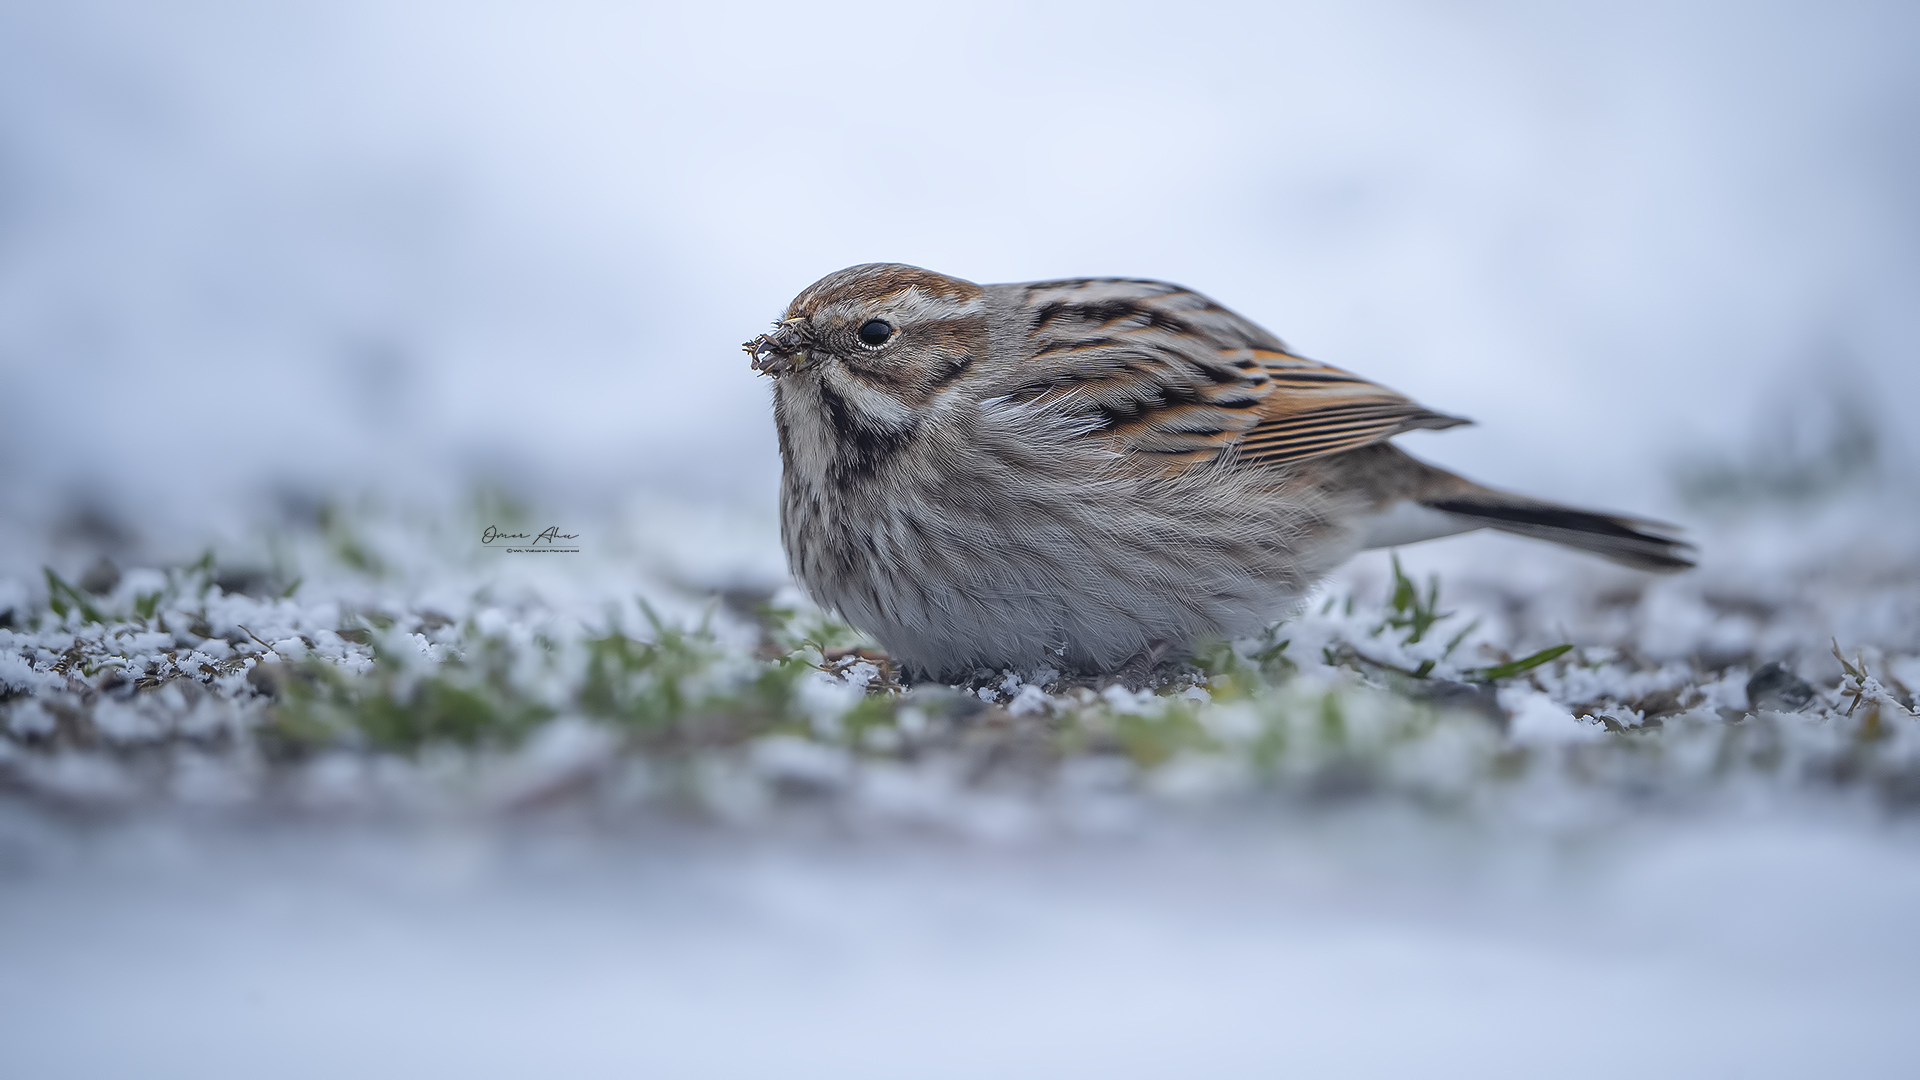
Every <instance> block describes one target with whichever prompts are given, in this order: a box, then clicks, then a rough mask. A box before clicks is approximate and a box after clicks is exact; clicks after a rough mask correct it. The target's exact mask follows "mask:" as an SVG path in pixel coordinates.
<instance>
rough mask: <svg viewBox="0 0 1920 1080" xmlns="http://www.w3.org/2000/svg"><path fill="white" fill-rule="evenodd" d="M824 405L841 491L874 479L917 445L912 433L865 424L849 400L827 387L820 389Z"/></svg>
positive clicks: (835, 479)
mask: <svg viewBox="0 0 1920 1080" xmlns="http://www.w3.org/2000/svg"><path fill="white" fill-rule="evenodd" d="M820 405H821V408H823V409H825V410H826V414H827V424H828V425H829V426H830V427H832V428H833V434H834V439H835V445H834V455H833V465H832V466H831V476H832V479H833V482H834V484H835V486H837V487H840V488H846V487H847V486H849V485H851V484H853V483H854V482H855V481H857V480H861V479H864V478H865V477H869V476H872V475H873V473H874V470H876V469H878V468H879V467H880V466H881V465H882V464H884V463H885V462H886V461H887V460H888V459H889V458H891V457H893V456H894V455H895V454H898V453H899V452H900V451H901V450H904V449H906V446H907V444H908V443H910V442H912V441H913V431H912V430H911V429H909V430H906V431H891V430H887V429H884V428H874V427H871V426H869V425H867V424H865V423H863V422H861V418H860V417H859V416H858V415H857V414H856V413H855V411H854V409H853V407H852V406H851V405H849V404H848V403H847V399H846V398H844V397H841V396H840V392H839V391H838V390H835V389H834V388H833V387H831V386H828V385H826V384H825V383H822V384H821V386H820Z"/></svg>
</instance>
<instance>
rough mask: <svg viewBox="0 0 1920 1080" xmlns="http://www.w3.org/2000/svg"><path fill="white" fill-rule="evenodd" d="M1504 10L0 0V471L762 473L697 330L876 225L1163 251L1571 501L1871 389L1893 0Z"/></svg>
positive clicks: (1906, 118)
mask: <svg viewBox="0 0 1920 1080" xmlns="http://www.w3.org/2000/svg"><path fill="white" fill-rule="evenodd" d="M1550 8H1551V10H1549V7H1548V6H1543V5H1532V4H1503V3H1476V2H1457V3H1435V4H1426V5H1420V4H1405V3H1393V2H1368V3H1356V4H1343V5H1337V6H1329V5H1324V4H1211V5H1210V4H1184V5H1179V6H1177V7H1168V6H1166V5H1161V4H1151V5H1149V4H1138V5H1128V4H1117V3H1098V4H1077V5H1070V4H1053V5H1034V4H1027V3H1018V4H1013V3H1006V4H975V5H963V6H960V7H954V6H951V5H948V6H942V7H926V8H919V7H914V6H909V5H900V4H870V5H859V4H850V5H848V4H835V5H825V4H811V5H781V4H707V5H665V4H660V5H651V6H648V5H622V4H612V3H587V2H558V0H556V2H550V3H545V4H538V5H518V6H514V5H476V4H456V3H436V2H432V0H410V2H405V3H402V2H381V3H345V2H330V3H324V4H321V3H288V4H276V5H271V6H270V7H269V6H262V5H252V4H240V3H218V2H206V3H169V4H132V3H129V4H109V3H93V2H82V0H73V2H65V3H61V4H34V3H9V4H6V5H4V7H0V477H3V478H4V479H0V484H4V492H3V493H0V512H5V513H7V514H9V515H30V516H35V517H38V516H40V515H41V514H43V513H45V514H51V513H55V512H59V509H58V508H60V507H63V506H66V505H68V504H71V503H73V502H75V501H76V500H79V501H85V502H89V503H93V504H97V505H104V506H110V507H113V508H116V509H115V513H116V514H117V515H118V516H120V517H122V518H124V519H126V520H129V521H132V522H136V523H138V522H142V521H147V520H152V521H159V520H161V519H164V518H183V519H190V518H191V517H192V516H193V515H194V514H197V513H200V512H202V511H203V510H205V509H207V508H209V507H214V506H235V505H241V506H245V505H250V504H251V503H252V501H255V500H258V499H259V498H260V497H261V496H262V495H264V494H268V493H271V492H274V491H282V492H284V491H288V490H293V491H303V492H308V493H315V492H329V491H334V492H338V491H346V492H352V491H358V490H364V489H377V490H386V491H389V492H395V493H398V494H400V495H401V496H404V497H415V496H418V497H423V498H432V497H435V496H436V494H437V493H444V492H447V491H450V490H453V489H455V488H464V486H466V485H470V484H471V483H473V482H474V481H475V480H478V479H492V480H495V481H498V482H502V483H505V484H507V485H509V486H510V487H515V488H518V489H521V490H523V491H526V492H528V493H530V494H533V495H535V496H536V497H538V498H544V499H551V500H565V501H569V502H576V503H577V502H580V501H583V500H584V501H586V502H589V503H591V502H594V501H598V500H605V499H611V498H615V497H619V496H620V495H621V493H628V492H631V491H633V490H635V489H636V488H650V489H657V488H661V487H666V488H672V487H680V488H682V489H683V490H685V491H689V492H695V493H697V494H698V495H699V497H702V498H715V499H723V500H735V501H739V502H742V503H751V504H764V503H767V502H770V500H771V498H772V491H773V487H774V484H775V482H776V477H777V472H778V462H777V460H776V456H775V452H774V447H773V440H772V437H771V432H770V426H771V425H770V424H769V423H768V422H767V416H766V411H767V410H766V400H767V391H766V387H765V385H764V384H761V383H757V382H756V381H755V379H754V378H753V377H752V376H751V374H750V373H749V372H748V370H747V367H746V362H745V358H744V357H743V356H742V355H741V353H740V352H739V350H738V343H739V342H741V341H743V340H745V339H746V338H747V337H749V336H751V335H752V334H754V333H756V332H758V330H759V329H761V328H762V326H763V325H764V324H765V322H766V321H767V320H768V319H769V318H771V317H772V316H773V315H774V314H775V313H777V312H778V311H779V309H780V308H781V307H782V306H783V305H784V304H785V303H786V301H787V300H788V299H789V298H790V297H791V296H792V295H793V294H794V293H796V292H797V291H799V290H800V289H801V288H802V287H803V286H805V285H807V284H808V283H809V282H811V281H813V280H814V279H816V278H817V277H819V276H821V275H822V274H825V273H827V272H829V271H831V270H834V269H836V268H839V267H841V266H843V265H846V264H850V263H854V262H861V261H868V260H898V261H903V262H911V263H917V264H920V265H924V266H929V267H932V268H935V269H938V270H941V271H944V272H948V273H952V274H956V275H960V276H964V277H969V278H972V279H974V280H979V281H1003V280H1022V279H1034V278H1044V277H1052V276H1063V275H1079V274H1124V275H1142V276H1153V277H1163V278H1168V279H1172V280H1176V281H1180V282H1182V283H1185V284H1188V285H1191V286H1193V287H1195V288H1198V289H1201V290H1203V291H1205V292H1207V293H1209V294H1211V295H1212V296H1214V297H1215V298H1216V299H1218V300H1220V301H1222V302H1224V303H1226V304H1228V305H1230V306H1232V307H1235V308H1237V309H1238V310H1240V311H1241V312H1243V313H1245V314H1246V315H1248V316H1250V317H1252V318H1254V319H1256V320H1257V321H1259V322H1261V323H1263V324H1265V325H1267V326H1268V327H1270V328H1271V329H1273V330H1275V331H1276V332H1278V333H1280V334H1281V335H1282V336H1284V337H1286V338H1287V340H1288V341H1289V342H1290V343H1291V344H1292V345H1294V346H1295V347H1296V348H1298V349H1300V350H1301V351H1303V352H1305V353H1307V354H1309V355H1312V356H1315V357H1319V358H1322V359H1325V360H1328V361H1331V362H1334V363H1338V364H1341V365H1344V366H1348V367H1351V368H1354V369H1357V370H1359V371H1361V372H1363V373H1365V374H1367V375H1369V376H1371V377H1374V378H1376V379H1379V380H1380V381H1382V382H1385V383H1387V384H1389V385H1392V386H1395V387H1398V388H1400V389H1403V390H1405V391H1407V392H1409V393H1411V394H1413V395H1414V396H1416V397H1418V398H1420V399H1421V400H1423V401H1425V402H1427V403H1429V404H1431V405H1433V406H1434V407H1437V408H1440V409H1444V410H1448V411H1452V412H1458V413H1463V414H1466V415H1469V416H1473V417H1475V418H1477V419H1478V420H1480V421H1481V426H1479V427H1476V428H1471V429H1467V430H1464V431H1459V432H1453V433H1448V434H1447V435H1446V436H1445V437H1444V438H1430V437H1426V436H1422V437H1419V438H1415V439H1410V440H1408V446H1409V448H1410V449H1412V450H1413V451H1414V452H1416V453H1421V454H1425V455H1428V456H1431V457H1433V458H1435V459H1437V460H1440V461H1443V462H1446V463H1448V464H1451V465H1454V466H1456V467H1459V468H1461V469H1464V470H1466V471H1468V472H1470V473H1472V474H1474V475H1476V476H1478V477H1480V478H1482V479H1484V480H1487V481H1489V482H1494V483H1499V484H1504V485H1508V486H1513V487H1519V488H1525V489H1532V490H1536V491H1540V492H1543V493H1549V494H1552V495H1555V496H1558V497H1563V498H1567V499H1569V500H1576V501H1579V500H1585V501H1589V502H1595V503H1601V504H1609V505H1615V506H1623V507H1628V508H1632V509H1638V510H1646V511H1658V510H1661V509H1663V508H1665V506H1666V500H1667V499H1668V495H1667V485H1666V479H1665V477H1666V472H1665V469H1666V467H1667V463H1669V462H1670V461H1671V460H1672V459H1673V457H1674V455H1675V454H1676V453H1681V452H1684V451H1687V450H1688V449H1689V448H1697V447H1701V446H1712V445H1726V444H1731V443H1734V442H1737V441H1739V440H1742V439H1745V438H1747V437H1748V432H1749V431H1750V429H1751V427H1752V425H1753V423H1754V418H1755V417H1756V416H1765V415H1769V414H1768V412H1767V410H1768V409H1769V408H1774V409H1776V412H1777V409H1778V404H1777V403H1778V402H1779V401H1780V400H1785V401H1787V402H1789V403H1791V402H1796V401H1800V400H1802V399H1804V397H1805V396H1806V395H1807V394H1808V393H1809V388H1811V387H1813V386H1815V385H1817V384H1820V383H1846V384H1849V385H1856V386H1859V387H1861V388H1864V393H1865V394H1866V396H1868V397H1869V398H1870V399H1872V401H1873V402H1874V403H1875V407H1876V408H1879V409H1880V410H1881V411H1882V414H1883V415H1882V417H1881V419H1882V420H1883V421H1884V420H1892V419H1895V418H1897V417H1898V416H1899V415H1900V414H1901V413H1903V412H1905V413H1908V414H1910V405H1909V404H1902V403H1910V402H1912V401H1913V400H1914V399H1915V393H1916V391H1920V364H1916V363H1914V358H1913V356H1912V355H1911V354H1912V351H1913V346H1912V344H1911V343H1912V342H1913V341H1914V340H1916V336H1917V335H1916V332H1915V331H1916V327H1915V325H1914V323H1915V321H1916V318H1920V305H1916V304H1915V303H1914V302H1913V299H1914V297H1915V295H1916V286H1920V198H1917V197H1916V192H1920V142H1917V141H1916V140H1915V138H1914V135H1915V125H1916V121H1920V65H1915V64H1914V63H1913V57H1914V56H1916V55H1920V9H1916V8H1914V7H1912V6H1911V5H1902V4H1892V3H1888V4H1845V3H1823V4H1802V5H1785V4H1753V3H1744V4H1736V3H1725V4H1711V3H1709V4H1686V5H1676V4H1673V3H1664V2H1663V3H1617V2H1608V3H1591V4H1584V5H1551V6H1550ZM1770 403H1773V404H1770ZM1895 438H1896V439H1899V438H1903V436H1899V435H1896V436H1895ZM1911 447H1912V444H1911V441H1910V440H1909V441H1908V442H1906V443H1896V448H1897V449H1898V450H1899V451H1900V452H1902V453H1905V454H1909V455H1910V454H1911Z"/></svg>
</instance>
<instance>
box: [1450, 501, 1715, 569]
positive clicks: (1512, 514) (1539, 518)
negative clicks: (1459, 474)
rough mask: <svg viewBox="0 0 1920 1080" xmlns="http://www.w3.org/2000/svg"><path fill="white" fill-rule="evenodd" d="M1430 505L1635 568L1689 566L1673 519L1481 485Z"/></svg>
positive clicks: (1475, 524)
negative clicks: (1627, 513) (1647, 517)
mask: <svg viewBox="0 0 1920 1080" xmlns="http://www.w3.org/2000/svg"><path fill="white" fill-rule="evenodd" d="M1421 505H1423V506H1425V507H1426V508H1427V509H1429V510H1437V511H1439V512H1440V513H1443V514H1447V515H1450V516H1452V517H1456V518H1461V519H1464V522H1466V523H1471V524H1469V527H1470V528H1473V527H1485V528H1489V529H1498V530H1500V531H1501V532H1508V533H1513V534H1515V535H1516V536H1530V537H1532V538H1534V539H1535V540H1551V541H1553V542H1554V543H1556V544H1564V545H1566V546H1567V547H1570V548H1578V549H1579V550H1581V551H1587V552H1591V553H1593V554H1595V555H1598V556H1600V557H1601V558H1603V559H1609V560H1611V561H1613V562H1617V563H1619V564H1620V565H1622V566H1631V567H1633V568H1634V569H1635V570H1651V571H1653V572H1654V573H1657V574H1671V573H1675V572H1677V571H1680V570H1690V569H1692V568H1693V559H1692V552H1693V545H1691V544H1689V543H1687V542H1686V541H1684V540H1682V539H1680V538H1679V536H1678V532H1679V530H1677V529H1675V528H1674V527H1673V526H1671V525H1664V524H1661V523H1660V522H1657V521H1645V520H1642V519H1640V518H1630V517H1620V516H1618V515H1615V514H1602V513H1596V512H1594V511H1592V510H1576V509H1574V508H1573V507H1571V506H1560V505H1558V504H1556V503H1550V502H1543V501H1541V500H1539V499H1529V498H1527V497H1525V496H1522V495H1509V494H1507V493H1505V492H1501V491H1493V490H1490V489H1486V488H1482V489H1480V490H1479V491H1476V492H1472V493H1470V494H1467V495H1464V496H1456V497H1452V498H1445V499H1436V500H1433V501H1431V502H1427V501H1424V500H1423V501H1422V503H1421Z"/></svg>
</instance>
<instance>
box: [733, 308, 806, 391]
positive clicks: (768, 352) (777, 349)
mask: <svg viewBox="0 0 1920 1080" xmlns="http://www.w3.org/2000/svg"><path fill="white" fill-rule="evenodd" d="M810 344H812V342H811V341H809V340H808V335H807V320H806V318H805V317H804V316H803V317H801V318H798V319H788V320H787V321H785V322H783V323H780V324H778V325H777V326H775V327H774V329H773V333H771V334H761V335H760V336H759V337H757V338H754V339H753V340H752V341H749V342H747V343H746V344H745V345H744V346H742V348H744V349H746V350H747V355H748V356H751V357H753V370H755V371H757V372H759V373H760V374H762V375H772V376H774V377H775V378H778V377H779V376H781V375H785V374H786V373H787V372H789V371H798V370H799V369H800V368H802V367H805V366H806V363H807V361H808V359H810V356H809V353H808V346H809V345H810Z"/></svg>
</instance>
